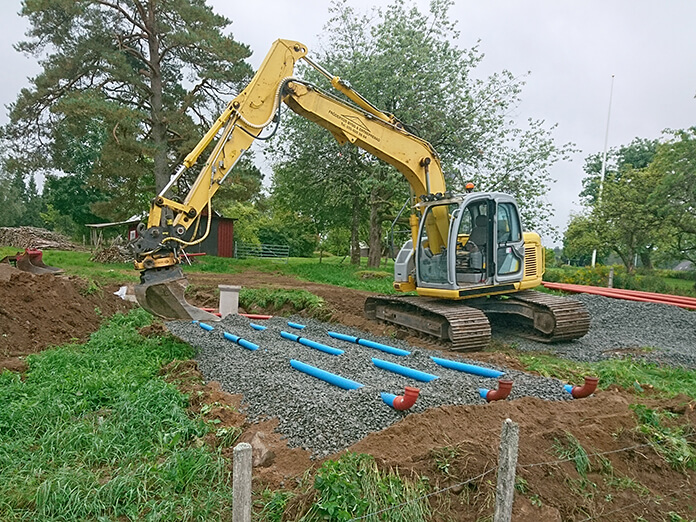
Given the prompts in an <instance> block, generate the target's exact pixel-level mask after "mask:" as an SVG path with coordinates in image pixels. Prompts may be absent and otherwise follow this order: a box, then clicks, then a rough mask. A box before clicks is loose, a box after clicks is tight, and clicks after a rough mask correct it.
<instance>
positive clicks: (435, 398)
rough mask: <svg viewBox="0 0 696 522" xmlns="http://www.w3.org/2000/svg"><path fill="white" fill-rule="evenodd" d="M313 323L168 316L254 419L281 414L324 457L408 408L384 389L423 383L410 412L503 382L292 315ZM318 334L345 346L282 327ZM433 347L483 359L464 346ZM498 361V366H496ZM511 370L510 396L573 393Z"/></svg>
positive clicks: (474, 396) (296, 441) (286, 427)
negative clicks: (303, 367)
mask: <svg viewBox="0 0 696 522" xmlns="http://www.w3.org/2000/svg"><path fill="white" fill-rule="evenodd" d="M290 320H291V321H292V320H294V321H296V322H298V323H302V324H306V325H307V327H306V328H305V329H304V330H295V329H293V328H291V327H289V326H288V324H287V320H286V319H282V318H278V317H277V318H273V319H271V320H268V321H257V323H260V324H263V325H264V326H267V327H268V329H267V330H265V331H257V330H254V329H253V328H251V327H250V326H249V323H250V321H249V320H248V319H246V318H244V317H241V316H228V317H227V318H226V319H224V320H223V321H221V322H219V323H216V324H215V325H214V327H215V329H214V330H213V331H210V332H209V331H206V330H204V329H202V328H201V327H200V326H198V325H195V324H192V323H190V322H184V321H174V322H169V323H167V327H168V328H169V330H170V331H171V332H172V333H173V334H174V335H176V336H178V337H180V338H181V339H183V340H185V341H187V342H188V343H190V344H191V345H193V346H195V347H196V348H197V349H198V354H197V356H196V360H197V361H198V365H199V368H200V370H201V371H202V372H203V374H204V375H205V377H206V379H208V380H211V381H212V380H215V381H218V382H220V384H221V386H222V388H223V389H225V390H226V391H228V392H231V393H239V394H242V395H243V396H244V403H245V404H246V408H247V409H246V414H247V416H248V418H249V420H250V421H252V422H253V421H255V420H260V419H263V418H267V417H277V418H278V419H279V426H278V430H279V432H280V433H282V434H283V435H284V436H285V437H286V438H287V439H288V443H289V445H290V446H294V447H296V446H300V447H303V448H306V449H308V450H309V451H311V452H312V453H313V454H314V455H315V456H318V457H321V456H325V455H329V454H332V453H334V452H336V451H339V450H341V449H344V448H346V447H348V446H350V445H351V444H353V443H355V442H357V441H359V440H361V439H362V438H364V437H365V436H366V435H368V434H369V433H371V432H373V431H379V430H381V429H384V428H386V427H387V426H389V425H391V424H393V423H395V422H397V421H399V420H400V419H402V418H403V417H404V416H405V415H407V414H408V412H398V411H396V410H394V409H392V408H391V407H389V406H387V405H386V404H385V403H384V402H383V401H382V399H381V398H380V392H382V391H384V392H388V393H393V394H395V395H402V394H403V392H404V386H416V387H418V388H420V390H421V395H420V397H419V398H418V401H417V402H416V404H415V406H414V407H413V408H412V409H411V410H409V411H410V412H422V411H425V410H426V409H428V408H432V407H437V406H440V405H445V404H485V402H486V401H485V400H484V399H482V398H481V397H480V396H479V391H478V390H479V388H487V389H496V388H497V387H498V382H497V379H493V378H484V377H477V376H475V375H469V374H466V373H462V372H458V371H455V370H450V369H446V368H443V367H441V366H438V365H437V364H435V363H434V362H433V361H431V360H430V352H429V351H428V350H423V349H415V348H413V347H410V346H408V345H407V344H405V343H404V342H402V341H399V340H396V339H384V338H379V337H375V336H370V335H367V334H366V333H365V332H362V331H357V330H354V329H351V328H348V327H344V326H341V325H337V324H326V323H321V322H318V321H314V320H307V319H303V318H290ZM282 330H284V331H287V332H289V333H292V334H295V335H299V336H301V337H305V338H307V339H311V340H313V341H316V342H319V343H322V344H326V345H329V346H332V347H335V348H339V349H341V350H345V353H343V354H341V355H329V354H325V353H323V352H320V351H318V350H315V349H313V348H309V347H307V346H304V345H301V344H299V343H297V342H293V341H289V340H286V339H283V338H282V337H281V336H280V331H282ZM327 330H333V331H337V332H340V333H344V334H348V335H353V336H356V337H363V338H365V339H369V340H373V341H377V342H381V343H383V344H387V345H391V346H395V347H397V348H402V349H406V350H410V351H411V354H410V355H408V356H396V355H391V354H388V353H384V352H381V351H378V350H375V349H372V348H367V347H363V346H359V345H356V344H353V343H350V342H347V341H340V340H337V339H333V338H331V337H329V336H328V335H327V333H326V332H327ZM223 331H226V332H229V333H232V334H234V335H237V336H240V337H242V338H244V339H246V340H248V341H251V342H253V343H255V344H257V345H259V346H260V348H259V349H258V350H256V351H249V350H247V349H245V348H242V347H240V346H238V345H237V344H235V343H233V342H231V341H228V340H226V339H224V338H223V335H222V332H223ZM433 354H434V355H436V356H439V357H444V358H449V359H453V360H459V361H463V362H470V363H472V364H476V365H479V366H485V365H482V364H481V363H480V362H477V361H471V360H467V359H465V358H464V357H460V356H459V355H458V354H455V353H451V354H445V355H443V354H442V353H440V352H433ZM372 357H376V358H379V359H383V360H386V361H391V362H395V363H397V364H401V365H404V366H408V367H411V368H414V369H417V370H421V371H425V372H429V373H432V374H435V375H438V377H439V378H438V379H435V380H434V381H431V382H429V383H424V382H417V381H415V380H413V379H410V378H407V377H402V376H400V375H396V374H394V373H391V372H388V371H386V370H381V369H378V368H376V367H375V366H374V365H373V364H372V361H371V358H372ZM290 359H296V360H299V361H302V362H304V363H307V364H310V365H313V366H316V367H318V368H321V369H323V370H326V371H329V372H333V373H336V374H338V375H341V376H343V377H347V378H349V379H352V380H355V381H357V382H359V383H362V384H364V387H362V388H359V389H357V390H350V391H346V390H343V389H340V388H337V387H335V386H333V385H331V384H328V383H325V382H323V381H321V380H318V379H316V378H315V377H311V376H309V375H307V374H305V373H302V372H300V371H298V370H295V369H293V368H292V367H291V366H290ZM489 367H492V366H489ZM495 369H498V370H502V371H505V376H504V377H505V378H509V379H512V380H513V381H514V385H513V389H512V393H511V395H510V397H511V398H518V397H522V396H534V397H540V398H542V399H547V400H569V399H571V397H570V395H569V394H568V393H567V392H566V391H565V390H564V389H563V383H562V382H561V381H559V380H557V379H548V378H543V377H536V376H532V375H529V374H525V373H523V372H519V371H515V370H506V369H504V368H495Z"/></svg>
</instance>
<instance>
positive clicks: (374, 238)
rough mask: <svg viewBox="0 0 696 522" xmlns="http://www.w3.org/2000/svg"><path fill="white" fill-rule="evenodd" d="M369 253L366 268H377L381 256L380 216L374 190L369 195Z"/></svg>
mask: <svg viewBox="0 0 696 522" xmlns="http://www.w3.org/2000/svg"><path fill="white" fill-rule="evenodd" d="M370 200H371V201H370V241H369V246H370V253H369V255H368V258H367V267H368V268H379V264H380V260H381V258H382V216H381V213H380V212H379V204H378V203H377V194H376V190H373V191H372V194H371V195H370Z"/></svg>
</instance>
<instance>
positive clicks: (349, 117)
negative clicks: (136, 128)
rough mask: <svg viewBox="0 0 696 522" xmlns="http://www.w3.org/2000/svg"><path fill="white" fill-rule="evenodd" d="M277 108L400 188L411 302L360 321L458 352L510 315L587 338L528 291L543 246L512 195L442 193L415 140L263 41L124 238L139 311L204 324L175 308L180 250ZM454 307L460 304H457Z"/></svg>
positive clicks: (583, 326)
mask: <svg viewBox="0 0 696 522" xmlns="http://www.w3.org/2000/svg"><path fill="white" fill-rule="evenodd" d="M299 60H305V61H306V62H307V63H308V64H309V65H310V66H312V67H314V68H315V69H316V70H318V71H319V72H320V73H321V74H322V75H324V76H325V77H326V78H327V80H329V82H330V84H331V87H332V88H333V89H334V90H335V91H337V92H339V93H341V94H342V95H344V96H345V97H346V98H347V100H348V101H345V100H343V99H341V98H338V97H337V96H336V95H335V94H332V93H329V92H323V91H322V90H320V89H318V88H317V87H315V86H314V85H312V84H310V83H307V82H305V81H303V80H300V79H297V78H295V77H294V76H293V74H294V72H295V67H296V65H297V62H298V61H299ZM282 104H285V105H286V106H287V107H289V108H290V109H291V110H292V111H293V112H295V113H296V114H298V115H300V116H301V117H303V118H305V119H307V120H310V121H312V122H314V123H316V124H317V125H319V126H321V127H323V128H325V129H326V130H328V131H329V132H330V133H331V134H332V135H333V137H334V138H335V139H336V140H337V141H338V142H339V143H340V144H346V143H350V144H352V145H355V146H356V147H359V148H361V149H363V150H365V151H367V152H369V153H370V154H372V155H374V156H376V157H377V158H379V159H381V160H383V161H385V162H386V163H388V164H390V165H392V166H393V167H394V168H395V169H396V170H397V171H399V172H400V173H401V174H402V175H403V176H404V178H405V179H406V180H407V181H408V183H409V185H410V188H411V198H412V199H411V215H410V218H409V224H410V228H411V240H410V241H408V242H407V244H406V245H404V247H403V248H402V250H401V252H400V253H399V256H398V257H397V259H396V262H395V278H394V288H395V289H396V290H398V291H401V292H410V291H416V292H417V293H418V297H414V296H402V297H401V298H397V297H394V296H375V297H372V298H370V299H368V300H367V302H366V305H365V313H366V315H367V316H368V317H371V318H374V319H379V320H383V321H388V322H391V323H394V324H398V325H402V326H406V327H408V328H410V329H413V330H417V331H420V332H423V333H426V334H428V335H434V336H435V337H438V338H439V339H443V340H447V341H449V342H450V343H451V346H452V348H453V349H459V350H473V349H479V348H481V347H483V346H485V345H486V344H487V343H488V340H489V338H490V324H489V322H488V316H489V315H490V316H496V315H497V316H500V315H503V316H505V317H506V318H508V317H513V316H514V317H517V318H518V319H520V320H521V321H523V322H525V323H526V324H528V325H530V326H531V328H533V329H534V330H536V331H537V332H539V333H540V334H542V335H543V336H544V338H545V339H548V340H558V339H561V340H567V339H573V338H577V337H580V336H582V335H584V333H585V332H587V329H588V328H589V314H587V311H586V310H585V309H584V308H583V307H582V305H581V304H580V303H578V302H577V301H573V302H570V301H569V300H564V299H563V298H552V297H548V298H545V297H544V296H542V295H536V293H534V292H531V291H530V290H529V289H531V288H534V287H535V286H537V285H539V284H540V283H541V278H542V275H543V272H544V258H543V248H542V246H541V239H540V238H539V236H538V234H535V233H533V232H524V231H523V228H522V225H521V220H520V216H519V212H518V209H517V203H516V202H515V200H514V198H512V197H511V196H509V195H507V194H501V193H494V192H491V193H474V194H472V193H470V192H471V191H470V189H469V188H467V192H468V193H467V194H466V195H462V196H456V197H453V196H452V195H451V194H450V193H449V192H448V191H447V187H446V185H445V176H444V174H443V172H442V167H441V164H440V159H439V157H438V155H437V153H436V152H435V150H434V149H433V147H432V146H431V145H430V144H429V143H428V142H427V141H425V140H423V139H422V138H420V137H418V136H416V135H414V134H412V133H411V132H409V131H408V130H407V129H406V128H405V127H404V125H403V124H401V122H399V121H398V119H397V118H396V117H395V116H394V115H392V114H389V113H386V112H384V111H381V110H380V109H378V108H377V107H375V106H374V105H373V104H372V103H370V102H369V101H368V100H366V99H365V98H364V97H363V96H361V95H360V94H359V93H357V92H356V91H355V90H353V89H352V88H351V86H350V84H349V83H348V82H346V81H344V80H342V79H340V78H339V77H337V76H333V75H331V74H330V73H328V72H327V71H325V70H324V69H323V68H322V67H321V66H319V65H318V64H316V63H314V62H313V61H311V60H310V59H308V58H307V48H306V47H305V46H304V45H303V44H301V43H299V42H295V41H291V40H277V41H276V42H275V43H274V44H273V46H272V47H271V50H270V52H269V53H268V55H267V56H266V58H265V59H264V61H263V63H262V64H261V66H260V68H259V70H258V71H257V73H256V75H255V76H254V78H253V79H252V80H251V82H250V83H249V85H248V86H247V87H246V88H245V89H244V90H243V91H242V92H241V93H240V94H239V95H238V96H237V97H236V98H235V99H234V100H232V101H231V102H230V103H229V104H228V105H227V107H226V109H225V110H224V112H223V113H222V115H220V117H219V118H218V119H217V120H216V122H215V123H214V124H213V126H212V127H211V128H210V130H209V131H208V132H207V133H206V134H205V136H203V138H202V139H201V140H200V142H199V143H198V144H197V145H196V147H195V148H194V149H193V150H192V151H191V152H190V153H189V154H188V156H186V158H185V159H184V161H183V164H182V165H181V166H180V167H179V168H178V169H177V170H176V172H175V173H174V175H172V177H171V179H170V181H169V183H168V184H167V186H166V187H164V189H163V190H162V191H161V192H160V193H159V194H158V195H157V197H156V198H155V199H154V200H153V203H152V207H151V209H150V214H149V219H148V223H147V227H145V226H141V227H140V228H139V235H140V237H139V238H138V239H137V241H136V242H135V250H136V262H135V266H136V268H137V269H139V270H141V284H140V285H138V286H137V287H136V289H135V293H136V297H137V299H138V302H139V303H140V304H141V305H142V306H143V307H144V308H146V309H147V310H149V311H150V312H152V313H154V314H156V315H159V316H162V317H166V318H179V319H194V320H195V319H204V320H216V317H214V316H212V315H211V314H208V313H207V312H203V311H201V310H199V309H197V308H195V307H193V306H191V305H190V304H188V303H187V302H186V299H185V298H184V291H185V287H186V279H185V277H184V275H183V272H182V271H181V266H180V264H179V261H180V256H181V255H182V251H183V249H184V248H185V247H187V246H191V245H194V244H196V243H198V242H200V241H203V239H205V237H206V235H207V234H208V231H209V230H210V219H211V216H212V211H211V208H210V201H211V199H212V197H213V196H214V195H215V193H216V192H217V190H218V188H219V187H220V185H222V183H224V182H225V180H226V178H227V176H228V175H229V173H230V171H231V169H232V168H233V167H234V165H235V163H236V162H237V161H238V160H239V158H240V157H241V155H242V154H243V153H244V151H246V150H248V149H249V147H250V146H251V144H252V143H253V142H254V140H256V139H257V138H258V137H259V135H260V133H261V132H262V130H263V129H265V128H267V127H269V126H270V125H273V124H275V125H277V124H278V122H279V116H280V113H279V111H280V108H281V105H282ZM214 140H217V141H216V142H215V144H214V145H213V141H214ZM210 145H212V152H211V153H210V155H209V156H208V158H207V159H206V161H205V163H204V164H203V167H202V168H201V170H200V173H199V175H198V177H197V178H196V180H195V182H194V183H193V185H192V187H191V189H190V190H189V192H188V193H187V194H186V196H185V198H184V199H183V201H181V202H180V201H177V200H174V199H172V198H171V197H169V195H168V194H169V191H170V189H171V188H172V186H173V185H174V184H175V183H176V181H177V179H178V178H179V177H180V176H181V175H182V174H183V172H184V171H186V169H188V168H191V167H193V165H195V164H196V163H197V162H198V160H199V158H200V156H201V154H202V153H203V151H204V150H207V149H208V147H209V146H210ZM205 209H207V225H206V233H205V234H204V235H203V237H201V238H199V239H197V240H191V239H185V237H188V235H187V231H188V230H189V229H190V228H191V227H193V226H195V227H196V229H197V227H198V226H199V225H200V224H201V221H202V219H203V217H202V216H203V213H204V210H205ZM463 299H466V300H468V301H467V305H470V306H465V305H463V304H462V303H460V302H459V301H461V300H463ZM573 303H575V304H573Z"/></svg>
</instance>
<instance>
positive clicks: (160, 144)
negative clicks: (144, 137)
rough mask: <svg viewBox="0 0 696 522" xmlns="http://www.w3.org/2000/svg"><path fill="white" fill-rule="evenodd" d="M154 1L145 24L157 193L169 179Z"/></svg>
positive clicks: (151, 3)
mask: <svg viewBox="0 0 696 522" xmlns="http://www.w3.org/2000/svg"><path fill="white" fill-rule="evenodd" d="M155 4H156V2H150V3H149V6H148V12H147V20H145V25H146V27H147V29H148V50H149V55H150V56H149V58H150V59H149V62H148V65H149V66H150V90H151V92H150V117H151V118H152V145H153V148H154V149H155V154H154V157H153V163H154V174H155V190H156V192H157V194H159V193H160V191H161V190H162V189H163V188H164V187H165V186H166V185H167V182H168V181H169V165H168V162H167V124H166V123H165V121H164V114H163V110H162V99H163V85H162V68H161V66H160V42H159V36H160V35H159V32H158V30H157V21H156V13H155Z"/></svg>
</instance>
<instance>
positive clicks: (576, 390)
mask: <svg viewBox="0 0 696 522" xmlns="http://www.w3.org/2000/svg"><path fill="white" fill-rule="evenodd" d="M597 383H599V377H585V384H583V385H582V386H573V387H572V388H571V390H570V394H571V395H572V396H573V398H574V399H584V398H585V397H589V396H590V395H592V394H593V393H594V391H595V390H596V389H597Z"/></svg>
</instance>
